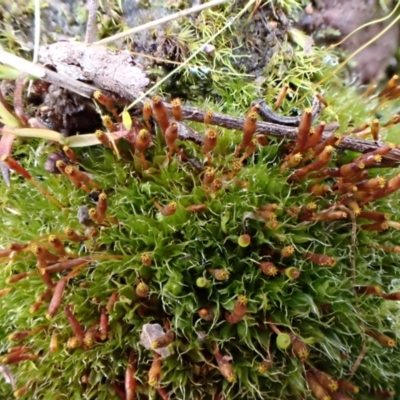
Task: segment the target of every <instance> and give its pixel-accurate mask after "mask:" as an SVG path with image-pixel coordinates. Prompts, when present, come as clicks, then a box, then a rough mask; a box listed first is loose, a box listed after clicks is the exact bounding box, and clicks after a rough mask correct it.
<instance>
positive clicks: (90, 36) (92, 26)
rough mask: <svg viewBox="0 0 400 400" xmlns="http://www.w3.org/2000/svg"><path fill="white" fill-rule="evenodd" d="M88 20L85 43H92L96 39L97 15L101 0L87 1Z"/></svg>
mask: <svg viewBox="0 0 400 400" xmlns="http://www.w3.org/2000/svg"><path fill="white" fill-rule="evenodd" d="M86 7H87V10H88V19H87V23H86V35H85V43H92V42H94V40H95V37H96V15H97V9H98V8H99V0H88V1H87V6H86Z"/></svg>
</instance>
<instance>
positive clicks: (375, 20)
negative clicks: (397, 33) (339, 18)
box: [330, 3, 400, 48]
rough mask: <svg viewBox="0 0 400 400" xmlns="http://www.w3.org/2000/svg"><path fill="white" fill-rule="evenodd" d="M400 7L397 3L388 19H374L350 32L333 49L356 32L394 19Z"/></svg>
mask: <svg viewBox="0 0 400 400" xmlns="http://www.w3.org/2000/svg"><path fill="white" fill-rule="evenodd" d="M399 7H400V3H397V5H396V7H395V8H394V9H393V11H392V12H391V13H390V14H389V15H387V16H386V17H383V18H380V19H374V20H373V21H370V22H367V23H366V24H364V25H361V26H359V27H358V28H356V29H354V30H353V31H352V32H350V33H349V34H348V35H347V36H346V37H345V38H344V39H342V40H341V41H340V42H338V43H335V44H333V45H332V46H330V47H331V48H334V47H337V46H340V45H341V44H342V43H343V42H345V41H346V40H347V39H348V38H349V37H350V36H353V35H354V34H355V33H356V32H358V31H360V30H361V29H364V28H366V27H367V26H370V25H374V24H379V22H383V21H386V20H387V19H389V18H390V17H392V16H393V15H394V14H395V13H396V11H397V9H398V8H399Z"/></svg>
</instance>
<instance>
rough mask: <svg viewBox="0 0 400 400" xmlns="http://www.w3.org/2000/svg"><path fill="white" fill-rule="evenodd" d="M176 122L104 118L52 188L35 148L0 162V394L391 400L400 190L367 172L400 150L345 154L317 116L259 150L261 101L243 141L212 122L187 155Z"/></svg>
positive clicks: (398, 388) (147, 107)
mask: <svg viewBox="0 0 400 400" xmlns="http://www.w3.org/2000/svg"><path fill="white" fill-rule="evenodd" d="M395 83H396V82H395ZM397 87H398V86H396V84H393V80H392V81H391V83H390V84H388V86H387V88H386V89H384V91H382V92H381V93H380V97H381V98H387V99H390V98H395V97H396V95H395V94H396V92H395V90H397ZM320 100H321V101H323V99H322V98H320ZM170 110H171V113H170V112H168V110H167V108H166V105H165V103H164V102H163V101H162V99H161V98H160V97H159V96H155V97H154V98H153V99H152V101H151V102H146V103H145V104H144V106H143V115H142V117H141V118H138V119H133V120H132V121H131V124H132V127H131V128H130V129H126V128H123V127H121V124H119V123H112V122H110V120H109V119H107V118H106V119H104V122H105V129H104V131H98V132H97V133H96V136H97V138H98V140H99V141H100V142H101V143H102V145H99V146H96V147H94V148H87V149H83V150H82V151H81V152H79V153H78V152H77V153H75V152H73V151H72V149H70V148H68V147H65V146H64V148H63V149H55V151H54V152H52V153H51V154H50V155H49V157H48V159H47V161H46V169H47V170H49V171H52V173H49V172H46V171H45V169H44V162H42V161H43V160H39V162H38V159H37V156H36V155H35V149H34V147H31V146H30V145H29V146H28V145H25V146H21V147H20V148H19V149H16V150H15V151H14V155H13V157H11V156H5V157H3V158H2V161H3V162H4V163H5V164H6V165H7V166H8V167H9V168H10V169H11V170H13V171H15V172H16V174H14V175H13V176H12V186H11V188H10V189H6V187H5V186H3V188H2V194H1V209H0V213H1V221H2V227H3V229H2V232H3V233H2V235H1V236H2V239H1V240H2V242H3V246H2V250H1V251H0V256H1V259H0V260H1V262H2V265H3V266H2V272H1V281H0V285H1V286H0V296H1V299H0V301H1V307H0V318H1V321H3V323H2V325H3V327H2V330H1V332H0V350H1V354H2V355H1V358H0V362H1V367H2V371H3V372H2V373H3V376H4V377H5V378H6V380H8V381H9V383H6V381H3V382H2V383H1V386H0V390H1V393H2V395H3V397H7V396H10V393H11V392H13V393H14V396H15V397H18V398H19V397H21V398H23V397H24V398H43V399H47V398H58V399H63V398H86V399H118V398H121V399H129V400H133V399H136V398H148V396H149V395H151V396H152V397H155V398H162V399H189V398H194V399H234V398H238V399H244V398H270V399H305V398H310V399H311V398H315V399H318V400H329V399H333V400H335V399H336V400H341V399H345V400H346V399H353V398H354V399H377V398H388V397H390V396H395V395H396V393H397V395H398V393H400V381H399V378H398V377H399V372H400V367H399V366H398V363H397V362H396V360H397V359H398V357H399V351H398V348H397V346H396V340H395V338H396V336H397V332H398V328H399V324H398V318H397V317H396V314H397V311H398V307H396V306H395V304H397V303H396V301H397V300H399V299H400V293H399V292H397V290H398V283H397V282H398V279H399V277H400V273H399V270H398V268H397V263H398V255H397V254H398V253H399V251H400V250H399V247H398V246H396V244H397V243H398V240H399V238H400V235H399V228H400V223H399V222H397V221H396V217H397V214H398V212H397V210H398V208H399V201H398V197H397V196H396V191H397V190H398V189H399V188H400V176H399V175H398V174H396V171H395V170H394V169H389V168H386V169H376V168H375V169H374V168H373V167H377V166H379V165H380V163H381V160H382V157H383V156H385V155H388V154H390V152H391V151H393V148H394V146H393V145H383V144H382V146H380V147H378V148H377V150H376V151H374V152H370V153H366V154H362V155H360V154H355V153H351V154H350V156H349V154H347V155H346V154H345V155H343V154H340V152H336V150H335V146H337V145H338V143H339V142H340V141H341V138H340V135H338V134H337V133H331V134H330V135H328V136H327V137H326V136H325V137H326V139H324V140H321V137H322V133H323V131H324V130H325V131H328V128H329V126H325V124H324V123H323V122H318V121H314V125H315V126H314V127H312V126H311V125H312V123H313V112H312V110H310V109H306V110H305V111H304V112H303V115H302V117H301V119H300V125H299V128H298V137H297V140H295V141H294V142H293V143H291V142H288V141H279V140H276V139H268V138H267V137H266V136H265V135H264V134H260V133H259V132H258V131H257V123H258V121H259V120H260V115H263V113H264V111H265V110H264V111H263V109H262V106H261V104H260V105H257V104H256V105H254V106H253V107H252V108H251V110H249V111H247V112H246V113H245V115H244V117H245V119H244V123H243V129H242V132H238V133H235V132H232V131H230V130H227V129H224V130H222V129H218V128H216V127H213V124H214V122H215V115H216V114H213V112H212V111H210V110H208V111H209V112H206V113H205V117H204V124H203V125H201V124H197V125H193V126H195V127H197V129H198V131H199V133H200V134H201V140H200V142H201V143H200V144H199V143H197V144H196V143H191V142H189V141H186V140H180V139H179V137H180V138H182V136H179V135H180V133H181V132H182V130H184V129H185V127H184V125H183V124H182V116H183V112H182V107H181V104H180V101H179V100H174V101H173V102H172V104H171V107H170ZM396 118H397V119H396ZM398 122H399V121H398V116H397V117H396V116H394V117H393V118H392V119H391V121H389V122H388V123H387V124H386V125H387V126H391V125H394V124H396V123H398ZM154 123H155V124H154ZM377 125H379V124H378V123H377V122H376V121H373V122H372V123H370V124H366V125H365V126H362V127H357V128H355V129H353V134H355V133H358V134H359V135H360V132H361V137H364V136H367V135H372V136H374V139H377V136H376V135H377V134H378V133H379V126H377ZM381 129H382V127H381ZM377 132H378V133H377ZM120 136H123V137H124V138H125V139H126V143H125V145H124V144H123V143H122V141H121V140H119V141H118V140H116V138H118V137H120ZM113 138H114V139H115V140H113ZM198 142H199V141H198ZM127 144H129V145H130V146H131V147H129V146H128V147H127V146H126V145H127ZM346 156H347V160H346V161H342V162H341V160H344V159H346ZM349 158H350V159H349ZM371 167H372V169H371ZM393 193H394V195H393ZM388 303H390V304H391V306H388V305H387V304H388ZM393 304H394V305H393ZM10 383H11V384H10Z"/></svg>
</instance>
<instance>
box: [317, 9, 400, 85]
mask: <svg viewBox="0 0 400 400" xmlns="http://www.w3.org/2000/svg"><path fill="white" fill-rule="evenodd" d="M399 21H400V15H398V16H397V17H396V18H395V19H394V20H393V21H392V22H391V23H390V24H389V25H388V26H387V27H386V28H385V29H383V30H382V31H381V32H380V33H378V34H377V35H375V36H374V37H373V38H372V39H371V40H369V41H368V42H367V43H365V44H364V45H362V46H361V47H359V48H358V49H357V50H356V51H354V52H353V53H352V54H350V55H349V56H348V57H347V58H346V59H345V60H344V61H343V62H342V63H340V64H339V65H338V66H337V67H336V68H335V69H334V70H333V71H332V72H331V73H329V74H328V75H327V76H326V77H325V78H323V79H321V80H320V81H319V82H318V83H317V84H316V85H315V86H314V89H316V88H317V87H318V86H320V85H322V84H323V83H324V82H326V81H327V80H329V79H331V78H332V76H334V75H335V74H336V73H337V72H339V71H340V70H341V69H342V68H343V67H344V66H345V65H346V64H348V62H349V61H350V60H352V59H353V58H354V57H355V56H356V55H357V54H358V53H360V52H361V51H363V50H364V49H365V48H367V47H368V46H369V45H370V44H372V43H374V42H375V41H376V40H378V39H379V38H380V37H381V36H383V35H384V34H385V33H386V32H387V31H388V30H389V29H390V28H391V27H392V26H393V25H395V24H396V23H397V22H399Z"/></svg>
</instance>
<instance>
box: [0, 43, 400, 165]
mask: <svg viewBox="0 0 400 400" xmlns="http://www.w3.org/2000/svg"><path fill="white" fill-rule="evenodd" d="M0 62H1V63H3V64H7V65H10V66H12V67H14V68H15V69H17V70H19V71H22V72H26V73H28V74H29V75H31V76H32V75H33V76H35V77H37V78H40V79H42V80H44V81H46V82H49V83H52V84H54V85H57V86H60V87H63V88H65V89H68V90H71V91H72V92H75V93H77V94H80V95H81V96H83V97H87V98H92V97H93V93H94V92H95V91H96V90H97V89H98V88H96V87H94V86H91V85H88V84H87V83H83V82H80V81H77V80H75V79H71V78H69V77H67V76H64V75H61V74H58V73H57V72H54V71H50V70H48V69H46V68H45V67H43V66H42V65H40V64H33V63H32V62H30V61H27V60H25V59H23V58H20V57H18V56H16V55H14V54H11V53H8V52H6V51H4V50H2V49H0ZM99 89H102V88H101V87H100V88H99ZM102 90H103V89H102ZM167 107H168V108H169V109H170V108H171V106H170V105H167ZM182 109H183V118H184V119H185V120H189V121H196V122H203V121H204V116H205V113H206V111H203V110H201V109H199V108H195V107H188V106H184V107H182ZM243 123H244V118H240V117H233V116H230V115H225V114H218V113H215V114H213V118H212V122H211V124H212V125H215V126H220V127H223V128H228V129H237V130H242V127H243ZM257 132H258V133H262V134H265V135H269V136H275V137H280V138H289V139H296V138H297V128H296V127H288V126H285V125H280V124H275V123H270V122H261V121H260V122H257ZM191 136H192V135H190V134H188V137H187V139H188V140H192V141H195V142H196V143H198V144H201V143H200V142H199V141H200V140H201V137H200V136H199V135H197V134H196V135H195V136H196V137H195V138H192V137H191ZM327 136H329V133H328V134H327V133H325V134H324V136H323V139H326V137H327ZM378 147H380V145H379V144H377V143H375V142H372V141H367V140H362V139H357V138H354V137H350V136H346V137H344V139H343V141H342V142H341V143H340V145H339V146H338V148H339V149H346V150H352V151H356V152H359V153H367V152H370V151H374V150H376V149H377V148H378ZM399 162H400V151H399V150H397V149H395V150H392V151H391V152H390V153H389V154H387V155H385V156H383V161H382V163H380V164H379V165H377V166H385V167H389V166H394V165H397V164H398V163H399Z"/></svg>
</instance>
